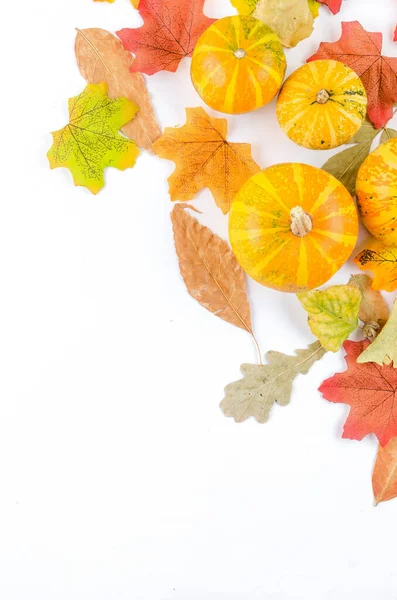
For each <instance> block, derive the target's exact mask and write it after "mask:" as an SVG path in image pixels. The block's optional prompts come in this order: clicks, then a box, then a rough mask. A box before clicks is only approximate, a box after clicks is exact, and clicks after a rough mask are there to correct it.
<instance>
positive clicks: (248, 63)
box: [191, 15, 286, 114]
mask: <svg viewBox="0 0 397 600" xmlns="http://www.w3.org/2000/svg"><path fill="white" fill-rule="evenodd" d="M285 69H286V60H285V55H284V50H283V47H282V45H281V43H280V42H279V39H278V37H277V36H276V34H275V33H274V32H273V30H272V29H270V27H268V26H267V25H265V24H264V23H262V22H261V21H259V20H258V19H255V18H254V17H250V16H242V15H240V16H235V17H226V18H224V19H220V20H219V21H216V22H215V23H214V24H213V25H211V26H210V27H209V28H208V29H207V30H206V31H205V32H204V33H203V35H202V36H201V37H200V39H199V40H198V42H197V45H196V48H195V50H194V54H193V60H192V66H191V76H192V81H193V85H194V87H195V88H196V90H197V92H198V93H199V95H200V96H201V98H202V99H203V100H204V102H205V103H206V104H207V105H208V106H210V107H211V108H213V109H215V110H219V111H220V112H224V113H229V114H239V113H245V112H250V111H252V110H256V109H257V108H260V107H262V106H265V104H268V103H269V102H270V101H271V100H272V99H273V98H274V96H275V95H276V94H277V92H278V90H279V89H280V86H281V84H282V82H283V79H284V74H285Z"/></svg>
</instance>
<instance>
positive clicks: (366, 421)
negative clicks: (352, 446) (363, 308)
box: [319, 340, 397, 446]
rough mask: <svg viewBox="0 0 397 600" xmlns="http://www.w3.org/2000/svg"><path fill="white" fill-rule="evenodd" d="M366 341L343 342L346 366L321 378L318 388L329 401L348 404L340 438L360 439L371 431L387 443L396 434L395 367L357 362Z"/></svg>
mask: <svg viewBox="0 0 397 600" xmlns="http://www.w3.org/2000/svg"><path fill="white" fill-rule="evenodd" d="M368 346H369V341H368V340H364V341H362V342H350V341H347V342H345V343H344V349H345V350H346V353H347V356H346V362H347V366H348V369H347V371H345V372H344V373H336V375H334V376H333V377H331V378H330V379H327V380H326V381H324V383H323V384H322V385H321V386H320V388H319V391H320V392H321V393H322V395H323V396H324V398H325V399H326V400H328V401H329V402H335V403H341V404H350V406H351V411H350V414H349V416H348V418H347V420H346V423H345V427H344V431H343V436H342V437H343V438H348V439H350V440H362V439H363V438H365V436H366V435H368V434H370V433H374V434H375V435H376V436H377V438H378V440H379V442H380V444H381V445H382V446H386V444H388V442H389V441H390V440H391V439H392V438H394V437H396V436H397V369H394V368H393V367H391V366H383V367H380V366H379V365H377V364H375V363H364V364H359V363H358V362H357V359H358V357H359V356H360V354H362V353H363V352H364V350H365V349H366V348H368Z"/></svg>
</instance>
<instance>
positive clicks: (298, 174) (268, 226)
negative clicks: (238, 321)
mask: <svg viewBox="0 0 397 600" xmlns="http://www.w3.org/2000/svg"><path fill="white" fill-rule="evenodd" d="M229 234H230V241H231V244H232V248H233V251H234V253H235V255H236V257H237V260H238V261H239V263H240V265H241V266H242V268H243V269H244V271H246V273H248V275H250V276H251V277H252V278H253V279H255V280H256V281H258V282H259V283H262V284H263V285H266V286H268V287H271V288H274V289H276V290H280V291H283V292H299V291H304V290H310V289H312V288H316V287H318V286H320V285H322V284H324V283H325V282H326V281H328V280H329V279H330V278H331V277H332V276H333V275H334V273H336V271H338V269H339V268H340V267H341V266H342V265H343V264H344V263H345V262H346V260H347V259H348V258H349V256H350V255H351V253H352V251H353V249H354V246H355V244H356V242H357V235H358V217H357V211H356V207H355V204H354V201H353V198H352V197H351V196H350V194H349V192H348V191H347V189H346V188H345V187H344V186H343V185H342V184H341V183H340V182H339V181H338V180H337V179H335V177H333V176H332V175H330V174H329V173H326V172H325V171H322V170H321V169H317V168H315V167H310V166H308V165H303V164H295V163H286V164H280V165H275V166H274V167H270V168H269V169H265V170H264V171H261V172H260V173H257V174H256V175H254V176H253V177H251V179H249V180H248V182H247V183H245V184H244V185H243V187H242V188H241V190H240V191H239V192H238V194H237V196H236V198H235V199H234V201H233V204H232V209H231V213H230V225H229Z"/></svg>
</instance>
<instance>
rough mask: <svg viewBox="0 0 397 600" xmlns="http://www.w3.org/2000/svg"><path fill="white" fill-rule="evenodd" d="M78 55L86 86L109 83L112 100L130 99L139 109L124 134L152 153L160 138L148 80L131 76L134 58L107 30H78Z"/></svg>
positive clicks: (124, 129)
mask: <svg viewBox="0 0 397 600" xmlns="http://www.w3.org/2000/svg"><path fill="white" fill-rule="evenodd" d="M75 53H76V59H77V64H78V66H79V69H80V73H81V74H82V76H83V77H84V79H86V81H87V83H100V82H101V81H106V83H107V84H108V86H109V91H108V95H109V97H110V98H120V97H123V98H127V99H128V100H131V101H132V102H134V103H135V104H137V105H138V106H139V112H138V113H137V115H136V117H135V118H134V119H133V120H132V121H130V122H129V123H127V124H126V125H124V127H122V128H121V131H122V132H123V133H124V134H125V135H126V136H127V137H129V138H130V139H132V140H134V141H135V142H136V143H137V144H138V146H140V147H141V148H144V149H145V150H148V151H149V152H153V148H152V144H153V143H154V142H155V141H156V140H157V139H158V138H159V137H160V136H161V130H160V126H159V125H158V123H157V120H156V117H155V114H154V111H153V107H152V103H151V100H150V96H149V93H148V91H147V87H146V83H145V79H144V77H143V75H141V73H130V72H129V70H130V67H131V65H132V63H133V58H132V56H131V54H130V53H129V52H127V51H126V50H124V48H123V46H122V43H121V42H120V40H119V39H117V38H116V37H115V36H114V35H112V34H111V33H109V32H108V31H105V30H104V29H82V30H79V29H78V30H77V35H76V43H75Z"/></svg>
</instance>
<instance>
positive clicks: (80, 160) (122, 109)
mask: <svg viewBox="0 0 397 600" xmlns="http://www.w3.org/2000/svg"><path fill="white" fill-rule="evenodd" d="M107 91H108V86H107V84H106V83H99V84H89V85H87V87H86V88H85V89H84V90H83V92H82V93H81V94H79V95H78V96H76V97H75V98H71V99H70V100H69V123H68V125H66V127H64V128H63V129H61V130H60V131H55V132H54V133H53V134H52V137H53V139H54V143H53V145H52V147H51V149H50V150H49V152H48V154H47V157H48V160H49V162H50V167H51V169H55V168H57V167H66V168H68V169H69V170H70V171H71V173H72V175H73V179H74V183H75V185H82V186H84V187H86V188H88V189H89V190H90V191H91V192H92V193H93V194H97V193H98V192H99V190H100V189H101V188H102V187H103V186H104V184H105V181H104V169H105V167H116V168H117V169H120V170H121V171H124V169H127V168H129V167H133V166H134V164H135V161H136V159H137V156H138V155H139V150H138V147H137V145H136V144H135V143H134V142H132V141H131V140H129V139H127V138H125V137H122V136H121V135H119V133H118V131H119V129H120V128H121V127H123V125H125V124H126V123H128V122H129V121H131V119H132V118H133V117H134V116H135V114H136V113H137V111H138V107H137V106H136V105H135V104H134V103H133V102H131V101H130V100H127V99H126V98H116V99H110V98H109V97H108V95H107Z"/></svg>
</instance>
